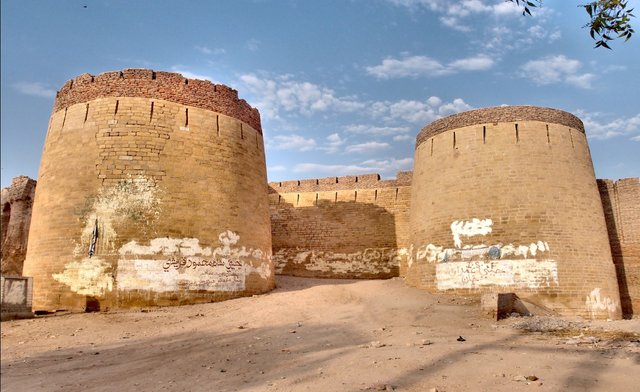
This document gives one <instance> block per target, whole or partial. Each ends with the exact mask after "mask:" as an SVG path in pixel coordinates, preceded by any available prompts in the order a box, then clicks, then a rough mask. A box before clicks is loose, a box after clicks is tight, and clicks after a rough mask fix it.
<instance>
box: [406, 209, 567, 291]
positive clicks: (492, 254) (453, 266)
mask: <svg viewBox="0 0 640 392" xmlns="http://www.w3.org/2000/svg"><path fill="white" fill-rule="evenodd" d="M492 225H493V221H492V220H491V219H478V218H474V219H472V220H470V221H454V222H452V223H451V226H450V228H451V235H452V237H453V243H454V248H445V247H444V246H438V245H434V244H426V245H422V246H419V247H418V248H416V249H415V250H414V247H413V245H411V248H410V251H409V258H408V260H407V265H408V266H409V267H411V266H412V264H413V263H416V262H427V263H436V281H437V286H438V289H440V290H447V289H459V288H479V287H482V286H514V287H527V288H539V287H549V286H551V285H557V284H558V269H557V263H556V262H555V261H553V260H549V259H544V260H537V259H535V257H536V256H538V257H539V256H540V255H541V254H542V253H544V252H549V250H550V249H549V244H548V243H547V242H546V241H542V240H538V241H535V242H531V243H528V244H502V243H497V244H491V245H487V244H482V243H481V244H478V243H476V244H464V243H463V242H466V241H468V240H469V238H471V237H477V236H486V235H487V234H489V233H491V232H492ZM463 240H464V241H463Z"/></svg>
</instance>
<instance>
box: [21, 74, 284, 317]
mask: <svg viewBox="0 0 640 392" xmlns="http://www.w3.org/2000/svg"><path fill="white" fill-rule="evenodd" d="M29 236H30V239H31V240H30V241H29V245H28V250H27V257H26V261H25V265H24V274H25V275H26V276H33V278H34V291H33V293H34V295H33V306H34V309H36V310H38V309H76V310H77V309H83V308H89V309H96V308H102V309H104V308H109V307H129V306H145V305H173V304H186V303H196V302H205V301H214V300H221V299H227V298H232V297H237V296H242V295H252V294H256V293H262V292H265V291H268V290H270V289H272V288H273V287H274V278H273V266H272V263H271V234H270V220H269V210H268V199H267V181H266V166H265V157H264V145H263V138H262V133H261V128H260V116H259V113H258V112H257V110H256V109H253V108H251V107H250V106H249V105H248V104H247V103H246V102H245V101H243V100H239V99H238V98H237V93H236V91H235V90H232V89H230V88H228V87H226V86H221V85H214V84H212V83H210V82H206V81H200V80H188V79H185V78H183V77H182V76H181V75H178V74H173V73H166V72H153V71H150V70H125V71H123V72H109V73H105V74H101V75H98V76H95V77H94V76H91V75H88V74H84V75H81V76H79V77H78V78H76V79H74V80H73V81H70V82H67V84H65V85H64V86H63V88H62V89H61V90H60V92H59V93H58V96H57V98H56V102H55V106H54V112H53V114H52V116H51V120H50V124H49V129H48V132H47V137H46V141H45V146H44V151H43V155H42V162H41V166H40V174H39V181H38V188H37V191H36V195H35V201H34V209H33V216H32V224H31V229H30V234H29Z"/></svg>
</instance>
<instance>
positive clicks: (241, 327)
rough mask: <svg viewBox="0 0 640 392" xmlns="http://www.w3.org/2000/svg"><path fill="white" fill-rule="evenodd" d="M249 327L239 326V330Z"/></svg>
mask: <svg viewBox="0 0 640 392" xmlns="http://www.w3.org/2000/svg"><path fill="white" fill-rule="evenodd" d="M245 328H247V327H245V326H244V325H238V329H245Z"/></svg>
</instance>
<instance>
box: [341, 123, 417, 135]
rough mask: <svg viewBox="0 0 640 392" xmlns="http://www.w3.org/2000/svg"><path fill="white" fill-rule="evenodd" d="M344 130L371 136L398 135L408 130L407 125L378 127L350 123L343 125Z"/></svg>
mask: <svg viewBox="0 0 640 392" xmlns="http://www.w3.org/2000/svg"><path fill="white" fill-rule="evenodd" d="M344 129H345V131H347V132H349V133H357V134H364V135H372V136H389V135H398V134H401V133H406V132H409V131H410V128H409V127H380V126H374V125H364V124H351V125H347V126H345V128H344Z"/></svg>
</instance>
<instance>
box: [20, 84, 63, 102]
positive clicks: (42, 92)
mask: <svg viewBox="0 0 640 392" xmlns="http://www.w3.org/2000/svg"><path fill="white" fill-rule="evenodd" d="M13 88H15V89H16V90H17V91H19V92H20V93H22V94H25V95H33V96H34V97H40V98H53V97H55V96H56V90H54V89H52V88H50V87H48V86H47V85H46V84H44V83H40V82H18V83H16V84H14V85H13Z"/></svg>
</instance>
